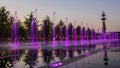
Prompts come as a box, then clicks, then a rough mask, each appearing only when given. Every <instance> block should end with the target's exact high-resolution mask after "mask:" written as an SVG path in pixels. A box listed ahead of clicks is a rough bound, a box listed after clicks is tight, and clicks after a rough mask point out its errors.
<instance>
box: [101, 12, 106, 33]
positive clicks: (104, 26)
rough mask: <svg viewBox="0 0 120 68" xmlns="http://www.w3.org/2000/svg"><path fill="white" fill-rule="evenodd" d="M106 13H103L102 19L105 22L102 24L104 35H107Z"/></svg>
mask: <svg viewBox="0 0 120 68" xmlns="http://www.w3.org/2000/svg"><path fill="white" fill-rule="evenodd" d="M105 16H106V15H105V13H104V11H102V18H101V20H102V21H103V22H102V23H103V27H102V32H103V33H106V25H105V20H106V18H105Z"/></svg>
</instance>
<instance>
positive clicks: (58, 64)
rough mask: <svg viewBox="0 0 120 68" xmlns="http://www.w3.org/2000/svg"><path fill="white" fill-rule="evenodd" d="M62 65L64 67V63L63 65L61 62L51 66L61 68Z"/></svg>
mask: <svg viewBox="0 0 120 68" xmlns="http://www.w3.org/2000/svg"><path fill="white" fill-rule="evenodd" d="M60 65H62V63H61V62H59V63H53V64H51V66H52V67H57V66H60Z"/></svg>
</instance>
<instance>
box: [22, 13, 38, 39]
mask: <svg viewBox="0 0 120 68" xmlns="http://www.w3.org/2000/svg"><path fill="white" fill-rule="evenodd" d="M27 16H28V17H27V18H25V21H24V25H25V27H26V31H27V32H26V34H27V36H28V37H29V38H30V28H31V23H32V20H33V18H34V15H33V12H31V13H30V14H29V15H27ZM38 22H39V21H38V20H37V18H34V23H35V28H33V29H34V30H35V31H36V30H37V23H38ZM35 34H36V33H35ZM28 37H27V38H28Z"/></svg>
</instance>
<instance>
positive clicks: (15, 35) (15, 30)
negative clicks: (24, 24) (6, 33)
mask: <svg viewBox="0 0 120 68" xmlns="http://www.w3.org/2000/svg"><path fill="white" fill-rule="evenodd" d="M17 21H18V17H17V12H15V14H14V18H13V24H12V30H11V40H12V42H17V41H18V39H19V38H18V36H19V35H18V23H17Z"/></svg>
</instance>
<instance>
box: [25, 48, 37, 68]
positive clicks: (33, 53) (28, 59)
mask: <svg viewBox="0 0 120 68" xmlns="http://www.w3.org/2000/svg"><path fill="white" fill-rule="evenodd" d="M37 57H38V56H37V50H34V49H32V50H29V51H28V53H27V54H26V56H25V58H24V60H23V61H24V62H25V65H29V68H34V65H36V63H37Z"/></svg>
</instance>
